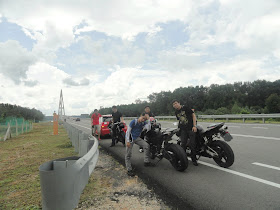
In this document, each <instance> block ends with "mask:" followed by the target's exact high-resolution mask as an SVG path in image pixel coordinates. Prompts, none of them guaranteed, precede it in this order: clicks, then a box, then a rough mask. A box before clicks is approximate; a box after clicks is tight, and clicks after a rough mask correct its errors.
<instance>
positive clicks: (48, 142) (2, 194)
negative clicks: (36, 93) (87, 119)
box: [0, 122, 77, 209]
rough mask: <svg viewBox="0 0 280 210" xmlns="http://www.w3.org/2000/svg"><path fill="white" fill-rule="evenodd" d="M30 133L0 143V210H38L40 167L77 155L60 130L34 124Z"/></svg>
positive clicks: (41, 124)
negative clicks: (51, 161) (54, 133)
mask: <svg viewBox="0 0 280 210" xmlns="http://www.w3.org/2000/svg"><path fill="white" fill-rule="evenodd" d="M33 125H34V128H33V130H32V131H30V132H28V133H25V134H22V135H19V136H17V137H12V138H11V139H9V140H7V141H4V142H3V141H2V142H0V189H1V190H0V209H41V208H42V205H41V187H40V177H39V166H40V165H41V164H43V163H44V162H47V161H50V160H53V159H57V158H63V157H69V156H74V155H77V154H76V153H75V152H74V148H73V147H72V146H71V142H70V140H69V138H68V136H67V133H66V131H65V129H64V128H63V126H59V129H58V135H56V136H55V135H53V127H52V123H50V122H47V123H35V124H33Z"/></svg>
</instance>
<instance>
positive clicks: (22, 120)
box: [21, 119, 24, 134]
mask: <svg viewBox="0 0 280 210" xmlns="http://www.w3.org/2000/svg"><path fill="white" fill-rule="evenodd" d="M23 125H24V119H22V125H21V133H22V134H23Z"/></svg>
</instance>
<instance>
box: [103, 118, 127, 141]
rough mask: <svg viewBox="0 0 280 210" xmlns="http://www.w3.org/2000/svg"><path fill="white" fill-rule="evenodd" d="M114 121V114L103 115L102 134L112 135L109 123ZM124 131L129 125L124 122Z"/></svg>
mask: <svg viewBox="0 0 280 210" xmlns="http://www.w3.org/2000/svg"><path fill="white" fill-rule="evenodd" d="M111 122H112V115H102V117H100V118H99V124H100V136H102V137H103V136H107V135H111V133H110V129H109V128H108V125H109V124H110V123H111ZM124 125H125V126H124V128H123V131H124V132H126V130H127V126H126V124H125V123H124Z"/></svg>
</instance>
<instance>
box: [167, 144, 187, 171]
mask: <svg viewBox="0 0 280 210" xmlns="http://www.w3.org/2000/svg"><path fill="white" fill-rule="evenodd" d="M166 150H167V153H168V156H169V157H168V158H167V159H168V160H169V161H170V163H171V164H172V166H173V167H174V168H175V169H176V170H177V171H181V172H182V171H185V170H186V169H187V168H188V158H187V154H186V153H185V151H184V150H183V148H182V147H181V146H179V145H178V144H171V145H170V146H169V147H168V148H167V149H166Z"/></svg>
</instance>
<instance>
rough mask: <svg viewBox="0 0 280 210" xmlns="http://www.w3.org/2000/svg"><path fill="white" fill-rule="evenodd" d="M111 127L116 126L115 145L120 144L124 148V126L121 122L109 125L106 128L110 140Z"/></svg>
mask: <svg viewBox="0 0 280 210" xmlns="http://www.w3.org/2000/svg"><path fill="white" fill-rule="evenodd" d="M113 126H116V136H115V144H117V143H118V142H121V143H122V144H123V146H124V147H125V132H124V130H123V129H124V128H125V124H124V123H123V122H116V123H111V124H110V125H109V126H108V128H109V129H110V134H111V137H112V138H113Z"/></svg>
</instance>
